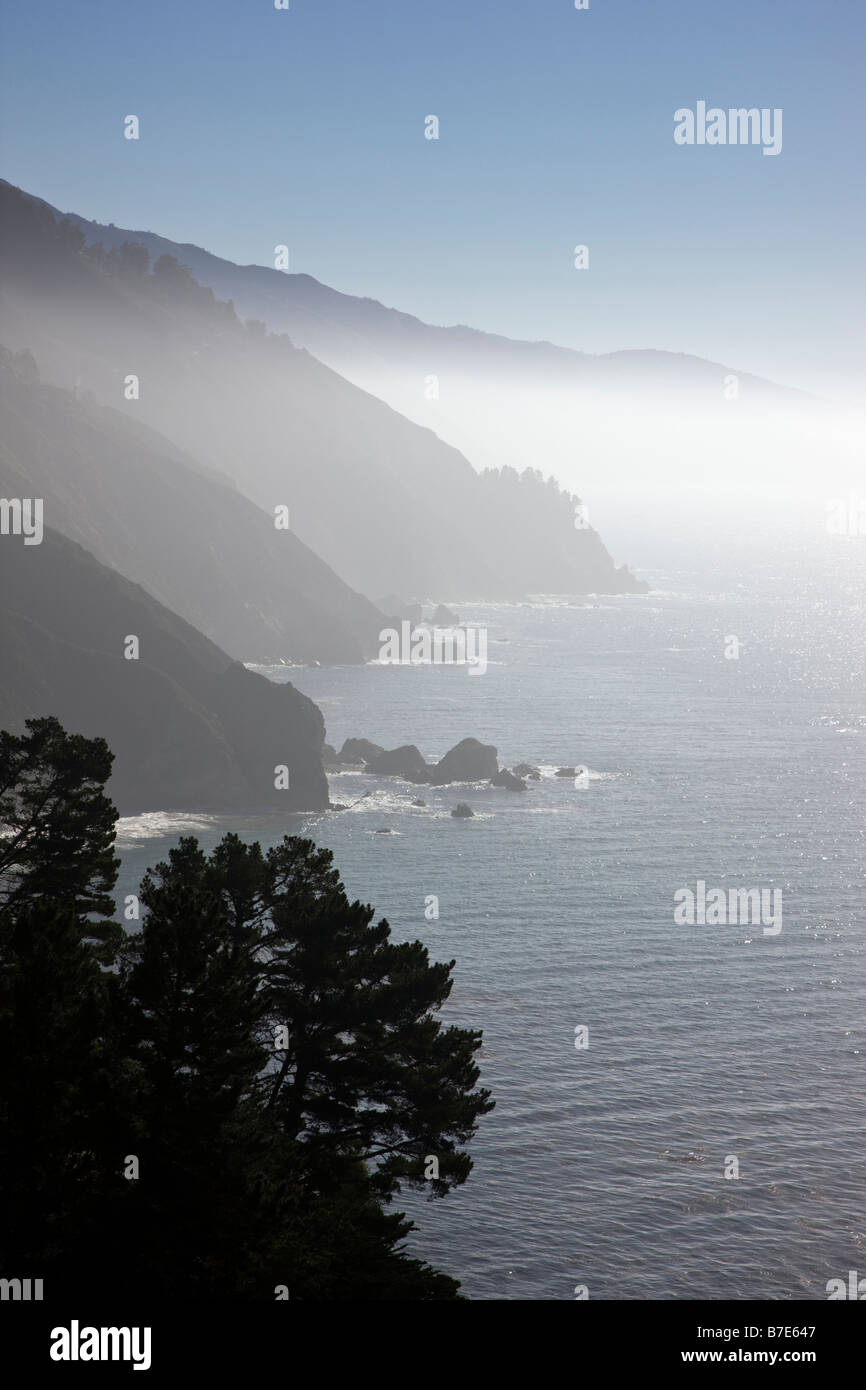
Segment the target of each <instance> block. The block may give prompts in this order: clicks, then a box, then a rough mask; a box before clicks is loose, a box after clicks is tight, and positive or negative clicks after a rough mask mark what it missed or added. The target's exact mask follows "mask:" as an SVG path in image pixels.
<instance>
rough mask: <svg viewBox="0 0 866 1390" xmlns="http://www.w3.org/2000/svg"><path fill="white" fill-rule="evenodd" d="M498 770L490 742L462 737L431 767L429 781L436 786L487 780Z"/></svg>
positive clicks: (497, 763)
mask: <svg viewBox="0 0 866 1390" xmlns="http://www.w3.org/2000/svg"><path fill="white" fill-rule="evenodd" d="M498 771H499V762H498V759H497V756H496V749H495V748H494V746H493V744H492V743H479V742H478V739H477V738H464V739H463V740H462V741H461V742H460V743H458V744H456V745H455V746H454V747H453V748H451V749H449V751H448V752H447V753H446V754H445V757H444V758H441V759H440V760H439V762H438V763H437V764H436V766H435V767H434V768H431V770H430V781H431V782H432V783H433V785H434V786H436V787H441V786H444V785H445V783H446V782H489V781H490V779H491V777H495V776H496V774H497V772H498Z"/></svg>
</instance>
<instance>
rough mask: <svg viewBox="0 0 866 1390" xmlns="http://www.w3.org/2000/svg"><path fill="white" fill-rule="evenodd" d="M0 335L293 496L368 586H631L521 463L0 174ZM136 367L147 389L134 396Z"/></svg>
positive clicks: (507, 593)
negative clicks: (488, 464) (426, 417)
mask: <svg viewBox="0 0 866 1390" xmlns="http://www.w3.org/2000/svg"><path fill="white" fill-rule="evenodd" d="M0 195H2V196H0V211H2V213H3V219H4V225H5V231H4V280H3V287H2V303H0V312H2V316H3V333H4V339H5V341H6V342H7V344H9V345H10V346H11V347H13V348H15V349H18V350H20V349H23V348H29V349H30V350H31V351H32V352H33V354H34V355H35V357H36V358H37V360H38V361H39V363H40V368H41V369H42V371H43V374H44V376H45V377H46V378H47V379H49V380H51V381H54V382H57V383H59V384H61V385H67V386H70V385H78V386H79V387H83V388H87V389H89V390H92V391H93V392H95V394H96V396H97V397H98V399H99V400H100V401H101V402H103V403H106V404H114V405H116V406H117V408H118V409H123V410H124V411H128V412H129V413H134V414H136V415H137V416H138V417H139V418H140V419H141V420H143V421H146V422H147V423H148V424H150V425H152V426H153V427H154V428H157V429H159V430H160V431H161V432H162V433H163V434H165V435H167V436H168V437H169V438H170V439H172V440H173V441H174V442H175V443H177V444H179V445H181V446H182V447H183V448H184V449H187V450H189V451H190V452H192V453H193V454H195V455H196V456H197V457H199V458H201V459H205V460H206V461H207V463H208V464H209V465H210V466H211V467H214V468H216V469H218V470H220V471H222V472H224V473H226V474H227V475H229V476H230V477H231V478H233V479H234V480H235V481H236V482H237V484H238V486H239V487H240V488H241V489H242V490H243V491H244V492H245V493H246V494H247V495H248V496H249V497H250V498H251V499H252V500H253V501H255V502H256V503H257V504H258V505H259V506H261V507H262V508H264V510H265V511H267V512H272V510H273V508H274V507H275V506H278V505H285V506H288V507H289V509H290V512H291V517H292V528H293V530H294V532H295V534H296V535H298V536H299V537H300V538H301V539H302V540H304V541H305V542H306V543H307V544H308V545H309V546H311V548H312V549H313V550H314V551H316V553H317V554H319V555H321V556H322V557H323V558H324V559H325V560H326V561H327V562H328V563H329V564H330V565H332V566H333V568H334V569H335V570H336V571H337V573H338V574H339V575H340V576H341V577H342V578H343V579H344V580H346V582H347V583H348V584H350V585H351V587H352V588H354V589H357V590H360V591H361V592H363V593H365V594H367V595H368V596H373V597H375V596H377V595H379V594H383V593H388V592H396V593H398V594H402V595H404V596H406V597H421V598H427V597H431V598H448V597H473V596H477V597H491V598H497V597H501V598H504V597H517V596H521V595H523V594H525V593H526V592H530V591H537V590H558V591H562V592H567V591H572V592H578V591H587V590H592V589H595V590H600V591H604V592H622V591H633V590H636V589H641V588H643V586H642V585H639V584H638V583H637V581H635V580H634V578H633V577H632V576H631V575H630V574H628V572H627V571H625V570H623V569H619V570H617V569H616V568H615V567H614V565H613V562H612V560H611V558H610V556H609V555H608V554H607V552H606V550H605V549H604V546H603V545H602V543H601V541H600V539H599V537H598V536H597V535H596V533H595V532H594V531H592V530H591V529H584V530H576V529H575V527H574V525H573V516H574V505H575V501H576V499H574V498H571V497H570V496H568V495H567V494H564V493H561V492H559V490H558V489H556V488H555V487H551V486H549V485H546V484H545V483H544V481H543V480H542V478H541V476H540V475H537V476H536V475H527V476H526V477H525V478H524V480H523V482H522V484H521V488H520V493H519V494H518V495H517V496H516V497H515V499H514V500H518V498H519V507H518V508H515V507H514V506H513V505H511V502H510V501H509V496H510V494H511V481H510V480H508V481H507V482H506V483H503V480H502V479H500V477H499V475H498V474H495V475H490V476H488V477H486V478H480V477H479V475H478V474H476V473H475V471H474V470H473V469H472V467H471V466H470V464H469V463H468V462H467V461H466V459H465V458H464V457H463V456H462V455H461V454H459V453H458V452H457V451H456V450H455V449H453V448H451V447H449V446H447V445H445V444H443V443H442V442H441V440H439V439H438V438H437V437H436V436H435V435H434V434H433V433H432V432H431V431H429V430H425V429H420V428H419V427H418V426H416V425H414V424H412V423H410V422H409V421H407V420H406V419H404V418H403V417H401V416H399V415H397V414H396V413H395V412H394V411H393V410H391V409H390V408H389V407H388V406H386V405H384V404H383V403H382V402H381V401H379V400H377V399H375V398H374V397H372V396H370V395H367V394H365V393H364V392H361V391H359V390H358V389H357V388H355V387H353V386H351V385H350V384H349V383H347V382H346V381H344V380H343V379H342V378H341V377H339V376H337V375H336V373H334V372H333V371H331V370H329V369H328V368H327V367H325V366H323V365H322V364H321V363H320V362H318V361H317V360H315V359H314V358H313V357H311V356H310V355H309V354H308V353H307V352H306V351H304V350H301V349H296V348H295V347H294V346H293V345H292V343H291V342H290V341H289V340H288V338H285V337H283V338H279V337H275V336H273V335H268V334H267V333H266V332H265V329H264V325H261V324H260V325H255V324H251V325H248V326H244V325H243V324H241V323H240V322H239V321H238V319H237V317H236V315H235V313H234V309H233V307H232V306H231V305H230V304H229V305H226V304H222V303H219V302H216V301H215V300H214V296H213V294H212V292H210V291H209V290H203V289H202V288H201V287H200V286H198V285H197V284H196V283H195V282H194V281H193V280H192V278H191V277H190V276H189V275H188V274H186V273H184V272H183V271H182V270H181V269H180V268H179V267H178V265H177V264H176V263H175V262H174V261H172V260H169V259H167V258H164V257H163V258H161V259H160V260H158V261H157V262H156V264H155V266H154V269H153V273H152V274H151V273H148V265H147V258H146V257H144V260H143V261H142V258H141V256H140V255H139V254H137V253H136V252H134V251H132V250H130V249H129V248H127V249H126V250H125V251H123V252H122V253H118V254H115V255H113V256H108V255H106V254H105V253H104V252H103V251H102V250H101V249H100V247H98V246H95V247H90V248H89V249H88V250H82V245H83V237H82V235H81V233H80V232H77V231H76V229H74V228H72V226H71V225H70V224H68V223H57V222H56V220H55V218H54V216H53V214H52V212H51V211H50V210H49V209H48V207H47V205H45V204H40V203H38V202H36V201H34V200H32V199H29V198H28V197H26V195H22V194H21V193H20V192H18V191H16V190H13V189H10V188H9V187H8V186H6V187H4V188H3V189H2V190H0ZM130 374H135V375H136V376H138V378H139V380H140V385H141V393H140V399H139V400H138V401H135V402H125V400H124V395H123V391H124V381H125V379H126V377H127V376H128V375H130Z"/></svg>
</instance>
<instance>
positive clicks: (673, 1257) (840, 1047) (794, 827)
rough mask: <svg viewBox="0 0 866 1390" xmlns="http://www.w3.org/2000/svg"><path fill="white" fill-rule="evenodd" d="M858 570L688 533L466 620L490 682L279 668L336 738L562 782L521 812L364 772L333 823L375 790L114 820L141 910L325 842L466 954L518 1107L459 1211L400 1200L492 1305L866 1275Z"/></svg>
mask: <svg viewBox="0 0 866 1390" xmlns="http://www.w3.org/2000/svg"><path fill="white" fill-rule="evenodd" d="M864 557H866V538H844V537H839V538H827V539H826V540H825V541H824V542H823V543H819V542H818V541H815V542H814V543H810V544H808V545H807V546H806V547H805V548H804V547H803V546H802V545H800V544H798V545H797V546H796V547H793V548H792V547H790V546H789V547H788V548H787V549H786V548H785V546H784V545H782V546H776V548H775V549H773V548H770V549H768V548H767V547H757V548H749V547H748V546H746V545H743V546H740V547H738V548H736V550H731V549H728V548H726V547H725V546H720V545H718V544H717V545H715V546H713V545H710V544H709V543H707V544H706V545H704V544H703V543H702V540H701V538H700V537H693V538H692V543H691V545H690V547H689V548H688V551H687V554H686V555H684V557H683V558H682V559H681V560H680V562H679V563H678V564H677V565H676V566H672V565H668V566H667V568H662V567H658V568H656V569H654V570H652V571H647V572H645V575H644V577H646V578H648V579H649V580H650V582H651V583H652V584H653V585H654V589H653V592H651V593H650V594H647V595H643V596H634V597H622V598H603V597H591V598H580V599H571V600H569V599H566V598H562V597H557V596H541V597H539V598H538V599H537V601H533V602H532V603H529V604H525V605H485V606H472V605H469V606H466V605H460V604H459V603H455V604H454V605H453V606H456V607H457V609H458V612H459V613H460V616H461V618H462V619H463V620H464V621H466V622H469V623H474V624H478V625H482V626H485V627H486V628H487V631H488V662H489V665H488V669H487V671H486V673H485V674H484V675H483V676H481V675H478V676H470V675H469V673H468V671H467V669H466V667H459V666H455V667H446V666H426V667H422V666H419V667H400V666H384V665H377V664H372V663H371V664H368V665H366V666H362V667H342V668H325V667H321V668H285V667H278V668H267V669H266V670H265V674H267V675H269V676H270V677H271V678H272V679H275V680H285V679H290V680H292V682H293V683H294V684H295V685H296V686H297V687H298V688H299V689H300V690H302V691H304V692H305V693H306V694H308V695H310V696H311V698H313V699H314V700H315V701H316V702H317V703H318V705H319V706H320V708H321V709H322V712H323V714H324V717H325V721H326V725H327V737H328V740H329V742H331V743H332V744H334V745H335V746H336V747H338V748H339V746H340V744H341V743H342V741H343V739H344V738H346V737H349V736H360V737H366V738H370V739H372V740H374V741H375V742H377V743H380V744H383V745H384V746H386V747H393V746H395V745H397V744H402V743H416V744H417V745H418V746H419V747H420V749H421V751H422V753H424V754H425V756H426V757H428V758H429V759H431V760H435V759H436V758H438V757H440V756H441V755H442V754H443V753H445V752H446V750H447V749H448V748H450V747H451V746H452V745H453V744H455V743H457V742H458V741H459V740H460V739H461V738H464V737H467V736H473V737H476V738H478V739H480V740H481V741H482V742H484V743H493V744H495V745H496V746H497V749H498V752H499V760H500V765H505V766H511V765H513V764H514V763H516V762H520V761H526V762H529V763H533V764H535V765H536V766H538V767H539V768H540V769H541V772H542V778H541V780H540V781H539V782H530V784H529V789H528V790H527V791H526V792H525V793H515V792H509V791H505V790H502V789H498V788H491V787H489V786H484V785H471V786H452V787H444V788H438V789H436V788H429V787H418V786H414V785H411V784H408V783H404V782H400V781H398V780H395V779H377V778H374V777H371V776H368V775H366V774H362V773H346V774H341V775H339V776H335V777H332V778H331V779H330V781H331V797H332V800H333V801H336V802H341V803H346V804H349V803H357V802H358V798H360V797H362V796H364V794H365V793H370V794H369V795H368V796H366V797H365V799H364V800H363V801H361V802H360V804H352V805H351V807H350V809H348V810H345V811H340V812H327V813H320V814H310V815H295V816H289V817H287V818H286V820H285V821H277V820H275V819H274V818H273V817H238V816H226V817H217V816H203V815H196V814H192V813H191V814H190V815H183V814H178V813H174V812H172V813H164V814H163V813H152V814H148V815H144V816H137V817H127V818H124V819H123V820H122V821H121V824H120V828H119V837H118V847H119V851H120V853H121V855H122V872H121V879H120V883H119V885H118V896H119V899H122V897H123V896H124V895H125V894H126V893H129V892H134V891H135V889H136V887H137V884H138V881H139V879H140V877H141V874H142V873H143V871H144V869H145V868H146V867H147V865H148V864H153V863H155V862H156V861H157V860H158V859H160V858H162V857H164V855H165V852H166V850H167V848H168V847H169V845H170V844H171V843H173V842H174V840H175V839H176V837H177V835H178V834H181V833H184V834H190V833H192V834H196V835H198V837H199V839H200V841H201V843H202V844H203V845H204V846H205V847H206V848H210V847H212V846H213V845H214V844H215V843H216V842H217V840H218V839H219V838H220V837H221V836H222V834H223V833H225V832H226V831H227V830H229V829H232V830H236V831H237V832H238V833H239V834H241V835H242V837H243V838H245V839H259V840H261V841H262V843H263V844H265V845H269V844H272V843H274V842H275V841H277V840H278V839H280V838H281V837H282V835H284V834H303V835H306V836H309V837H311V838H313V839H315V840H316V841H318V842H319V843H320V844H322V845H326V846H328V847H329V848H331V849H332V850H333V852H334V856H335V863H336V866H337V867H338V868H339V870H340V872H341V875H342V877H343V880H344V882H345V884H346V887H347V890H348V891H349V893H350V895H351V896H352V897H357V898H360V899H362V900H363V901H365V902H369V903H371V904H373V905H374V906H375V908H376V909H377V916H384V917H386V918H387V919H388V921H389V922H390V924H391V927H392V930H393V932H394V935H395V937H396V938H398V939H414V938H419V939H420V940H422V941H423V942H424V943H425V945H426V946H427V947H428V949H429V951H430V954H431V956H432V957H434V958H436V959H440V960H451V959H454V960H455V961H456V966H455V970H454V989H453V992H452V995H451V998H450V1000H449V1001H448V1004H447V1006H446V1009H445V1010H444V1018H445V1020H446V1021H448V1022H454V1023H459V1024H461V1025H465V1026H471V1027H473V1028H480V1029H483V1033H484V1046H483V1051H482V1053H481V1058H480V1061H481V1067H482V1081H483V1084H484V1085H486V1086H488V1087H490V1088H491V1090H492V1092H493V1095H494V1098H495V1100H496V1109H495V1110H494V1111H493V1112H492V1113H491V1114H490V1115H489V1116H487V1117H485V1118H484V1119H482V1121H481V1123H480V1126H479V1132H478V1134H477V1136H476V1138H475V1140H474V1141H473V1143H472V1146H471V1150H472V1155H473V1158H474V1162H475V1167H474V1170H473V1172H472V1175H471V1177H470V1179H469V1181H468V1182H467V1183H466V1185H465V1186H464V1187H463V1189H461V1190H460V1191H458V1192H455V1193H452V1194H451V1195H449V1196H448V1197H446V1198H444V1199H443V1200H441V1201H439V1200H437V1201H429V1200H427V1199H426V1198H425V1197H424V1196H423V1194H417V1195H416V1194H407V1195H405V1196H404V1197H402V1198H400V1199H399V1200H398V1202H397V1209H402V1210H405V1211H406V1212H407V1213H408V1214H409V1215H410V1216H411V1217H412V1219H413V1220H414V1221H415V1222H416V1224H417V1228H418V1229H417V1230H416V1232H414V1233H413V1235H412V1236H411V1237H410V1240H409V1248H410V1249H411V1251H412V1253H414V1254H416V1255H419V1256H421V1257H423V1258H425V1259H427V1260H429V1261H430V1262H431V1263H432V1264H434V1265H435V1266H437V1267H438V1268H441V1269H442V1270H444V1271H445V1272H447V1273H448V1274H451V1275H453V1276H455V1277H457V1278H459V1279H460V1280H461V1281H462V1292H463V1293H464V1294H466V1295H468V1296H469V1297H470V1298H473V1299H517V1300H526V1299H543V1300H556V1299H574V1298H575V1297H589V1298H590V1299H759V1300H763V1299H781V1300H786V1299H823V1298H826V1296H827V1295H826V1284H827V1281H828V1280H829V1279H831V1278H843V1279H847V1276H848V1271H849V1270H851V1269H855V1270H858V1271H859V1272H860V1275H861V1276H862V1275H866V1214H864V1205H863V1196H864V1192H866V1142H864V1141H866V1119H864V1103H863V1090H864V1087H863V1081H864V1063H866V1021H864V1010H863V1000H864V984H866V932H864V887H866V843H864V829H866V816H864V811H866V775H864V774H866V758H864V747H866V623H864V607H866V559H864ZM731 639H735V640H733V641H732V640H731ZM255 669H263V668H255ZM563 766H581V767H583V768H585V769H587V774H586V775H585V776H582V777H580V778H579V779H578V781H577V782H575V779H573V778H571V777H568V778H561V777H557V776H556V775H555V773H556V769H557V768H559V767H563ZM418 797H421V798H423V799H424V801H425V802H426V805H424V806H423V807H415V806H413V805H412V802H413V800H415V799H416V798H418ZM458 801H466V802H468V803H469V804H470V805H471V806H472V808H473V810H474V812H475V815H474V818H472V819H467V820H457V819H454V818H452V816H451V814H450V811H451V808H452V807H453V806H454V805H456V803H457V802H458ZM382 829H388V830H390V831H391V834H389V835H381V834H377V833H376V832H377V831H378V830H382ZM699 882H702V883H704V884H705V885H706V892H707V893H708V894H709V892H710V890H711V889H713V888H723V889H725V890H726V891H727V890H729V889H730V888H732V887H734V888H747V889H758V890H760V889H764V890H780V892H781V903H782V917H781V923H780V925H781V930H780V931H778V932H775V933H774V932H772V931H770V932H767V931H765V930H764V924H763V923H762V922H761V921H758V922H757V923H753V922H747V923H739V924H738V923H737V922H733V923H731V922H727V923H723V924H715V925H708V924H701V923H698V922H696V923H695V924H694V925H692V924H690V923H688V922H686V923H682V922H679V923H678V922H677V921H675V916H674V911H675V895H676V894H677V893H678V891H679V890H683V889H686V888H690V889H691V890H692V891H693V892H695V893H697V891H698V889H697V885H698V883H699ZM431 895H435V896H436V897H437V898H438V911H439V916H438V919H436V920H428V918H427V917H426V916H425V903H426V902H427V901H428V899H429V898H430V896H431ZM578 1029H585V1030H587V1031H586V1033H576V1030H578ZM582 1042H586V1045H585V1046H581V1045H579V1044H580V1043H582Z"/></svg>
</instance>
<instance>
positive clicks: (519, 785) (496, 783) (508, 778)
mask: <svg viewBox="0 0 866 1390" xmlns="http://www.w3.org/2000/svg"><path fill="white" fill-rule="evenodd" d="M490 785H491V787H505V788H506V790H507V791H510V792H525V791H526V783H525V782H524V781H523V779H522V777H515V775H514V773H513V772H509V771H508V768H507V767H504V768H502V770H501V772H497V774H496V776H495V777H491V779H490Z"/></svg>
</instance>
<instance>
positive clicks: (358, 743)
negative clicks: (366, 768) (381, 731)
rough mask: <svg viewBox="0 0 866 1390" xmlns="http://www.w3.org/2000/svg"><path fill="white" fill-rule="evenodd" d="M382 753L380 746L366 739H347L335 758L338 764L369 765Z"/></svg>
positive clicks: (382, 749)
mask: <svg viewBox="0 0 866 1390" xmlns="http://www.w3.org/2000/svg"><path fill="white" fill-rule="evenodd" d="M384 751H385V750H384V748H382V746H381V745H380V744H378V743H371V742H370V740H369V739H368V738H347V739H346V740H345V742H344V744H343V746H342V748H341V749H340V751H339V753H337V754H335V757H336V759H337V762H340V763H369V762H371V761H372V760H373V758H378V757H379V755H380V754H381V753H384Z"/></svg>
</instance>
